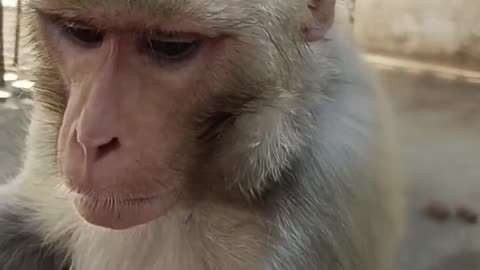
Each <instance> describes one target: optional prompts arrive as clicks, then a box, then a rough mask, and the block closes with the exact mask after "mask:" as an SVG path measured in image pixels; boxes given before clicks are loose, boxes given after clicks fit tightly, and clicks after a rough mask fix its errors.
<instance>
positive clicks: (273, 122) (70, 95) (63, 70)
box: [29, 0, 308, 229]
mask: <svg viewBox="0 0 480 270" xmlns="http://www.w3.org/2000/svg"><path fill="white" fill-rule="evenodd" d="M63 2H64V1H53V0H52V1H32V2H31V5H30V6H29V11H30V16H29V19H30V20H34V21H35V23H34V24H33V25H38V26H39V27H38V28H33V29H32V33H33V36H32V37H33V40H34V41H35V44H36V46H37V48H40V50H38V51H45V52H46V53H45V54H43V55H40V65H39V69H38V73H39V75H38V76H39V77H42V78H50V79H49V80H44V79H43V80H42V81H40V84H39V86H38V92H37V97H36V98H37V100H38V101H40V103H38V104H39V106H40V108H38V109H39V110H42V111H43V112H45V113H47V114H56V115H57V118H55V119H58V120H59V121H58V122H55V123H50V126H51V127H52V130H51V132H52V133H53V134H55V135H54V136H55V138H57V139H56V144H55V145H52V147H55V149H56V152H55V153H52V155H54V156H55V164H57V165H58V171H57V173H58V174H59V175H60V176H61V177H60V179H62V181H63V182H64V185H65V187H66V188H67V189H68V190H70V191H71V194H72V197H73V198H74V199H75V201H76V205H77V209H78V211H79V212H80V214H81V215H82V216H83V217H84V218H86V219H87V220H89V221H90V222H93V223H96V224H99V225H102V226H107V227H112V228H118V229H122V228H128V227H131V226H134V225H138V224H141V223H145V222H148V221H150V220H152V219H154V218H156V217H159V216H161V215H164V213H165V212H166V211H168V210H169V209H170V207H171V206H172V205H174V204H176V203H179V202H182V201H191V200H192V199H195V200H199V199H209V198H210V197H212V196H214V197H218V196H219V195H218V194H223V195H222V196H225V197H228V198H236V199H234V200H236V201H244V200H251V199H254V198H258V197H261V196H262V192H263V191H264V189H265V188H267V187H268V185H269V183H273V182H275V180H276V179H277V178H278V177H279V174H280V171H281V170H283V169H284V168H285V167H286V166H287V164H288V163H289V159H290V158H291V157H292V156H294V155H295V153H296V151H298V149H299V148H300V147H301V144H302V135H301V134H299V130H298V129H297V126H296V125H297V119H299V118H304V117H303V115H301V114H302V113H303V112H302V111H301V110H300V109H299V108H300V104H301V103H302V100H301V98H300V97H299V93H300V92H301V91H302V89H303V83H302V82H303V81H304V79H305V78H304V77H302V75H301V74H302V73H303V72H302V71H303V69H304V68H305V58H304V57H303V56H304V54H307V53H308V51H307V50H306V49H307V47H306V44H305V43H304V42H303V39H302V36H301V31H300V30H301V22H302V21H301V19H300V18H299V17H297V16H296V15H297V14H301V12H299V11H297V10H295V9H297V8H300V6H303V5H298V6H296V5H282V4H279V3H276V4H275V5H274V3H273V1H266V2H265V1H262V2H258V1H250V3H249V4H245V3H242V4H240V2H238V3H237V2H233V3H232V4H231V5H228V6H224V8H223V9H222V12H221V13H218V14H220V15H217V13H215V12H216V11H218V9H219V7H221V6H222V5H221V4H220V3H214V2H215V1H211V3H210V4H206V3H204V2H202V1H196V2H195V1H191V2H190V3H189V4H188V5H185V6H183V7H182V8H180V6H179V5H174V4H173V2H170V1H158V2H159V3H161V4H163V5H164V6H162V7H161V8H159V9H158V10H162V11H170V12H168V14H166V16H165V17H164V18H162V19H155V20H151V21H148V20H145V17H146V16H145V14H146V13H145V10H144V9H143V6H142V5H141V3H142V1H138V4H134V6H133V7H127V6H121V5H115V4H112V3H109V4H108V5H107V3H106V2H101V3H95V4H93V3H88V4H86V3H83V2H79V3H78V4H77V5H75V4H74V3H69V4H68V5H66V4H65V3H63ZM84 2H86V1H84ZM145 3H146V2H145ZM202 4H203V5H202ZM103 5H105V6H103ZM259 5H260V6H262V7H263V8H259ZM63 6H69V7H70V8H69V9H68V10H67V9H64V8H63ZM84 6H85V7H88V8H85V9H84V8H83V7H84ZM112 6H113V7H114V8H112ZM72 7H75V9H73V8H72ZM107 7H110V8H107ZM174 7H175V8H174ZM282 8H284V9H286V10H282V11H283V12H282V13H281V14H284V16H280V17H279V16H275V17H272V16H273V14H278V13H276V12H277V10H279V9H282ZM287 8H289V9H292V10H287ZM238 9H242V10H244V12H242V14H241V18H235V17H228V16H227V15H228V14H235V15H236V16H239V13H238ZM73 10H75V12H73ZM274 12H275V13H274ZM93 14H95V15H93ZM197 14H203V16H198V15H197ZM287 14H288V15H287ZM290 14H291V15H290ZM227 17H228V20H227V19H226V18H227ZM245 17H248V18H249V19H248V20H246V19H245ZM115 18H121V19H115ZM157 18H158V17H157ZM236 19H238V21H239V22H240V21H241V22H242V23H241V24H238V25H236V24H234V23H233V22H235V21H236ZM271 21H275V22H276V25H275V26H273V27H272V25H271V24H267V23H268V22H271ZM282 27H289V28H293V29H297V31H293V29H292V31H276V28H278V29H280V28H282ZM82 31H83V32H82ZM274 33H275V34H274ZM279 33H283V34H279ZM295 33H296V34H295ZM85 41H86V42H85ZM165 42H186V43H188V42H198V44H196V45H195V46H196V47H195V48H194V49H193V52H192V54H191V55H189V56H187V58H185V59H183V60H178V61H177V60H169V59H165V58H162V57H161V56H159V55H158V51H159V50H160V52H161V53H163V52H162V51H161V50H162V48H163V47H162V46H165V44H164V43H165ZM278 44H289V45H288V46H282V47H276V45H278ZM155 46H157V47H155ZM158 48H160V49H158ZM254 48H255V49H254ZM167 49H168V48H167ZM170 49H171V48H170ZM173 49H175V48H173ZM244 67H248V70H245V68H244ZM278 67H285V68H278ZM287 74H288V76H287ZM279 78H285V79H284V80H282V79H280V80H279ZM287 78H288V79H287ZM52 101H53V102H52ZM51 119H54V118H51ZM304 119H305V118H304ZM56 129H58V130H59V131H57V130H56ZM58 184H60V183H58ZM219 190H222V192H219ZM143 210H144V211H143ZM105 213H110V214H111V215H114V216H111V215H110V214H107V215H106V214H105ZM134 213H135V214H134ZM131 216H135V218H133V217H132V218H128V217H131ZM112 217H114V218H112Z"/></svg>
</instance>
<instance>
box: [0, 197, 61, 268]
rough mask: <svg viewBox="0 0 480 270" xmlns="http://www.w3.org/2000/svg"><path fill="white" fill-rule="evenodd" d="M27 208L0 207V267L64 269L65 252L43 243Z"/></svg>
mask: <svg viewBox="0 0 480 270" xmlns="http://www.w3.org/2000/svg"><path fill="white" fill-rule="evenodd" d="M31 214H32V213H31V212H30V211H29V210H27V209H26V208H23V207H19V206H14V205H9V206H7V207H4V208H3V209H2V210H0V270H65V269H68V268H64V267H63V268H62V264H63V262H64V259H65V258H66V256H65V254H62V252H59V251H57V250H55V249H54V248H53V247H50V246H47V245H45V244H44V241H43V238H42V236H41V235H40V233H39V232H38V231H37V230H38V226H36V224H33V223H32V222H30V221H29V218H28V217H29V216H30V215H31Z"/></svg>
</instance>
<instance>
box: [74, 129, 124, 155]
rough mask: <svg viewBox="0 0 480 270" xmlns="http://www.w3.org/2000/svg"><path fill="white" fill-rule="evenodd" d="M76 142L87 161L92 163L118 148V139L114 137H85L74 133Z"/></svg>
mask: <svg viewBox="0 0 480 270" xmlns="http://www.w3.org/2000/svg"><path fill="white" fill-rule="evenodd" d="M76 133H77V142H78V143H79V144H80V145H81V147H82V148H83V152H84V154H85V156H86V157H87V159H91V160H93V161H96V160H99V159H101V158H102V157H105V156H107V155H108V154H110V153H112V152H114V151H116V150H118V148H120V145H121V144H120V139H119V138H118V137H115V136H93V135H90V136H89V135H85V134H82V133H81V132H79V130H77V131H76Z"/></svg>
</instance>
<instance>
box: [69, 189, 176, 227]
mask: <svg viewBox="0 0 480 270" xmlns="http://www.w3.org/2000/svg"><path fill="white" fill-rule="evenodd" d="M174 202H175V199H174V197H173V196H171V195H165V194H163V195H161V196H151V197H146V196H139V197H129V198H116V197H112V198H109V199H105V200H102V199H99V197H92V196H79V197H77V198H75V207H76V208H77V211H78V212H79V214H80V216H81V217H83V218H84V219H85V220H86V221H87V222H88V223H90V224H93V225H96V226H100V227H105V228H108V229H113V230H125V229H129V228H132V227H135V226H139V225H143V224H146V223H149V222H151V221H153V220H155V219H157V218H160V217H161V216H163V215H165V214H166V212H167V211H168V210H169V209H170V208H171V206H172V205H173V204H174Z"/></svg>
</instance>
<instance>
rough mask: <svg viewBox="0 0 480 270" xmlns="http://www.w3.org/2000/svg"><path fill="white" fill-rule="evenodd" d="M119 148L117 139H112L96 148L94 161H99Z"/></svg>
mask: <svg viewBox="0 0 480 270" xmlns="http://www.w3.org/2000/svg"><path fill="white" fill-rule="evenodd" d="M119 147H120V141H119V140H118V138H112V139H111V140H110V141H109V142H107V143H105V144H103V145H100V146H98V148H97V156H96V159H101V158H102V157H103V156H105V155H108V154H109V153H110V152H112V151H115V150H116V149H117V148H119Z"/></svg>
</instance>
